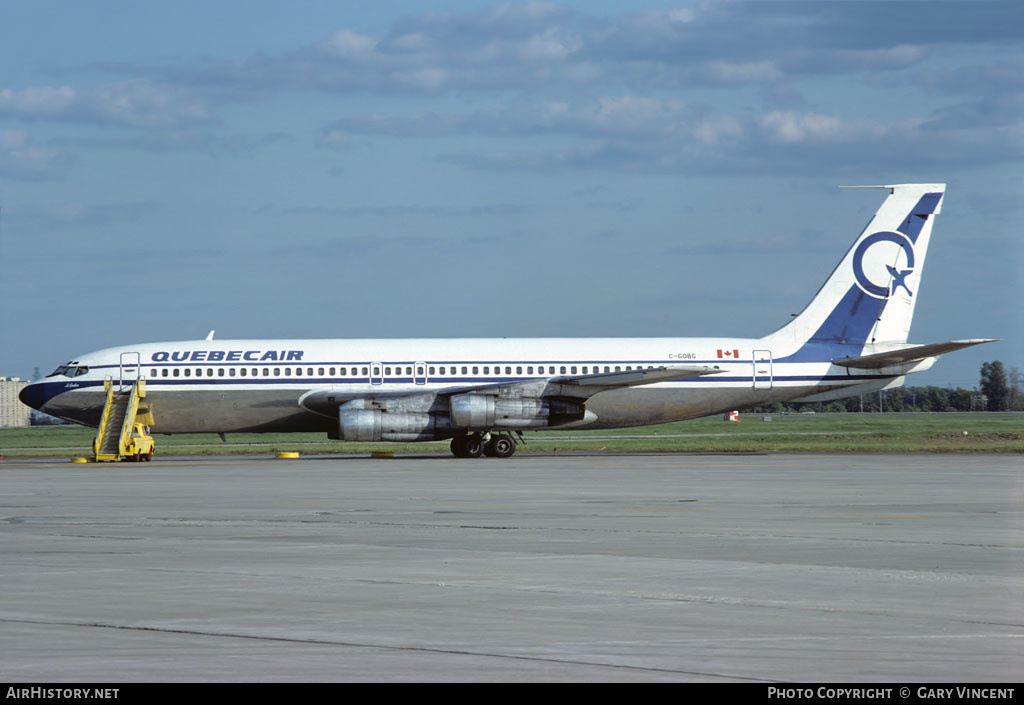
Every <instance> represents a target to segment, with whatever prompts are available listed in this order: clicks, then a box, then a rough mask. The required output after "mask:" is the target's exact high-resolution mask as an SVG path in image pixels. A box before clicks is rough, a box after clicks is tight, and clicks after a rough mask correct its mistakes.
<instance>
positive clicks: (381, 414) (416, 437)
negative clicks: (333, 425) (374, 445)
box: [338, 408, 452, 441]
mask: <svg viewBox="0 0 1024 705" xmlns="http://www.w3.org/2000/svg"><path fill="white" fill-rule="evenodd" d="M449 429H450V424H449V423H448V419H446V418H444V417H438V416H432V415H431V414H417V413H408V414H394V413H390V412H387V411H380V410H378V409H344V408H342V409H341V410H340V411H339V413H338V435H339V436H340V438H341V439H342V440H345V441H433V440H438V439H442V438H448V437H450V436H451V435H452V434H451V433H450V431H449Z"/></svg>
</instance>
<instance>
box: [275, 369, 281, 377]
mask: <svg viewBox="0 0 1024 705" xmlns="http://www.w3.org/2000/svg"><path fill="white" fill-rule="evenodd" d="M274 376H275V377H280V376H281V368H280V367H275V368H274Z"/></svg>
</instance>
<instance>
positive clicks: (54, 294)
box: [0, 0, 1024, 387]
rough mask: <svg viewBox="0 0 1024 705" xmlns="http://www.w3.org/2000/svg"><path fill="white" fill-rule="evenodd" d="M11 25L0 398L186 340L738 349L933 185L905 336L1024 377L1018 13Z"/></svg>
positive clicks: (179, 6)
mask: <svg viewBox="0 0 1024 705" xmlns="http://www.w3.org/2000/svg"><path fill="white" fill-rule="evenodd" d="M641 3H642V0H640V2H629V3H625V2H611V1H610V0H605V1H603V2H564V3H547V2H529V3H520V2H508V3H494V4H487V3H479V2H460V1H457V0H453V1H449V2H375V3H356V2H338V1H337V0H314V1H308V2H302V3H281V2H270V1H257V0H251V1H249V2H246V3H229V2H209V1H208V0H202V1H192V0H179V1H178V2H174V3H157V2H149V3H139V2H137V0H124V1H113V0H111V1H103V0H101V1H100V2H95V3H69V2H64V1H60V2H56V1H53V0H34V1H33V2H31V3H8V4H6V5H5V6H4V8H3V10H2V11H0V20H2V21H0V208H2V214H0V266H2V269H0V272H2V273H0V331H2V336H3V338H2V346H0V375H18V376H22V377H30V376H31V375H32V371H33V368H34V367H40V368H41V371H42V373H43V374H46V373H47V372H49V371H50V370H51V369H52V368H53V367H55V366H56V365H57V364H58V363H60V362H63V361H65V360H68V359H70V358H71V357H72V356H75V355H78V354H79V353H82V352H86V351H89V350H95V349H99V348H104V347H109V346H112V345H120V344H127V343H131V342H140V341H152V340H181V339H194V338H202V337H205V335H206V334H207V332H208V331H209V330H210V329H216V330H217V337H219V338H229V337H231V338H255V337H340V338H349V337H351V338H359V337H418V336H425V337H450V336H451V337H464V336H465V337H475V336H483V337H493V336H498V337H500V336H509V337H513V336H563V335H564V336H703V335H723V336H732V335H736V336H760V335H764V334H767V333H769V332H771V331H772V330H774V329H775V328H776V327H778V326H779V325H781V324H783V323H785V322H786V321H787V320H788V319H789V315H790V313H795V312H797V311H799V310H800V309H802V308H803V306H804V305H805V304H806V303H807V302H808V301H809V300H810V298H811V296H812V295H813V294H814V293H815V291H816V290H817V288H818V286H819V285H820V284H821V282H822V281H823V280H824V279H825V277H826V276H827V275H828V274H829V272H830V271H831V270H832V268H833V266H834V265H835V263H836V262H837V261H838V260H839V258H840V256H841V255H842V254H843V253H844V252H845V250H846V249H847V247H848V246H849V244H850V243H851V242H852V240H853V238H854V237H855V236H856V235H857V234H858V232H859V231H860V229H861V228H863V226H864V224H865V223H866V222H867V221H868V219H869V218H870V216H871V214H872V213H873V212H874V209H875V208H876V207H877V206H878V204H879V203H880V199H881V197H882V195H883V194H882V193H881V192H877V191H850V190H840V189H837V188H836V186H837V185H840V184H884V183H901V182H910V181H929V182H946V183H948V184H949V186H948V191H947V197H946V200H945V202H944V205H943V213H942V215H941V216H939V219H938V220H937V224H936V227H935V232H934V236H933V239H932V247H931V249H930V251H929V253H928V266H927V271H926V273H925V275H924V280H923V286H922V289H921V298H920V303H919V304H918V307H917V313H916V317H915V322H914V327H913V329H912V331H911V339H912V341H914V342H937V341H944V340H950V339H956V338H969V337H995V338H1001V339H1002V341H1003V342H1000V343H997V344H992V345H988V346H983V347H981V348H976V349H972V350H968V351H964V352H960V353H956V354H953V355H949V356H947V357H945V358H943V360H942V361H941V362H940V364H939V365H937V366H936V368H934V369H933V370H932V371H930V372H927V373H924V374H922V375H917V376H915V378H914V379H915V381H916V382H918V383H925V384H940V385H946V384H952V385H960V386H966V387H970V386H973V385H975V384H976V383H977V378H978V374H977V372H978V368H979V366H980V364H981V362H982V361H985V360H993V359H1001V360H1003V361H1004V362H1005V363H1006V364H1007V365H1015V366H1018V367H1020V368H1022V369H1024V315H1022V313H1021V312H1022V310H1024V304H1022V301H1024V237H1022V232H1021V231H1022V229H1021V220H1022V215H1024V212H1022V211H1024V206H1022V204H1024V200H1022V195H1024V188H1022V186H1024V183H1022V182H1024V173H1022V170H1021V164H1022V156H1024V46H1022V39H1024V3H1020V2H1005V3H1004V2H999V3H988V2H941V1H934V0H933V1H930V2H881V3H874V2H782V3H777V2H756V3H752V4H748V3H736V2H703V1H702V2H681V3H673V4H668V3H660V2H649V3H647V4H646V6H645V7H641Z"/></svg>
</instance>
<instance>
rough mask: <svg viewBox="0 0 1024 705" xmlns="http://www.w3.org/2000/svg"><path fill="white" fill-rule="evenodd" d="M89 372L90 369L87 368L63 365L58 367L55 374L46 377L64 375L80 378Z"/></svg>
mask: <svg viewBox="0 0 1024 705" xmlns="http://www.w3.org/2000/svg"><path fill="white" fill-rule="evenodd" d="M88 371H89V368H88V367H85V366H82V367H79V366H77V365H61V366H60V367H58V368H57V369H55V370H54V371H53V372H51V373H50V374H48V375H46V376H47V377H58V376H61V375H63V376H64V377H78V376H79V375H84V374H85V373H86V372H88Z"/></svg>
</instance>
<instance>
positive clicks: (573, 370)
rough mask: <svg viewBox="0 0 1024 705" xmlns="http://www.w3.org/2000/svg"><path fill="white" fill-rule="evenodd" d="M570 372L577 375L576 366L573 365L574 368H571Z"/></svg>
mask: <svg viewBox="0 0 1024 705" xmlns="http://www.w3.org/2000/svg"><path fill="white" fill-rule="evenodd" d="M569 371H570V372H572V373H573V374H576V365H573V366H572V367H570V368H569Z"/></svg>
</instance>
